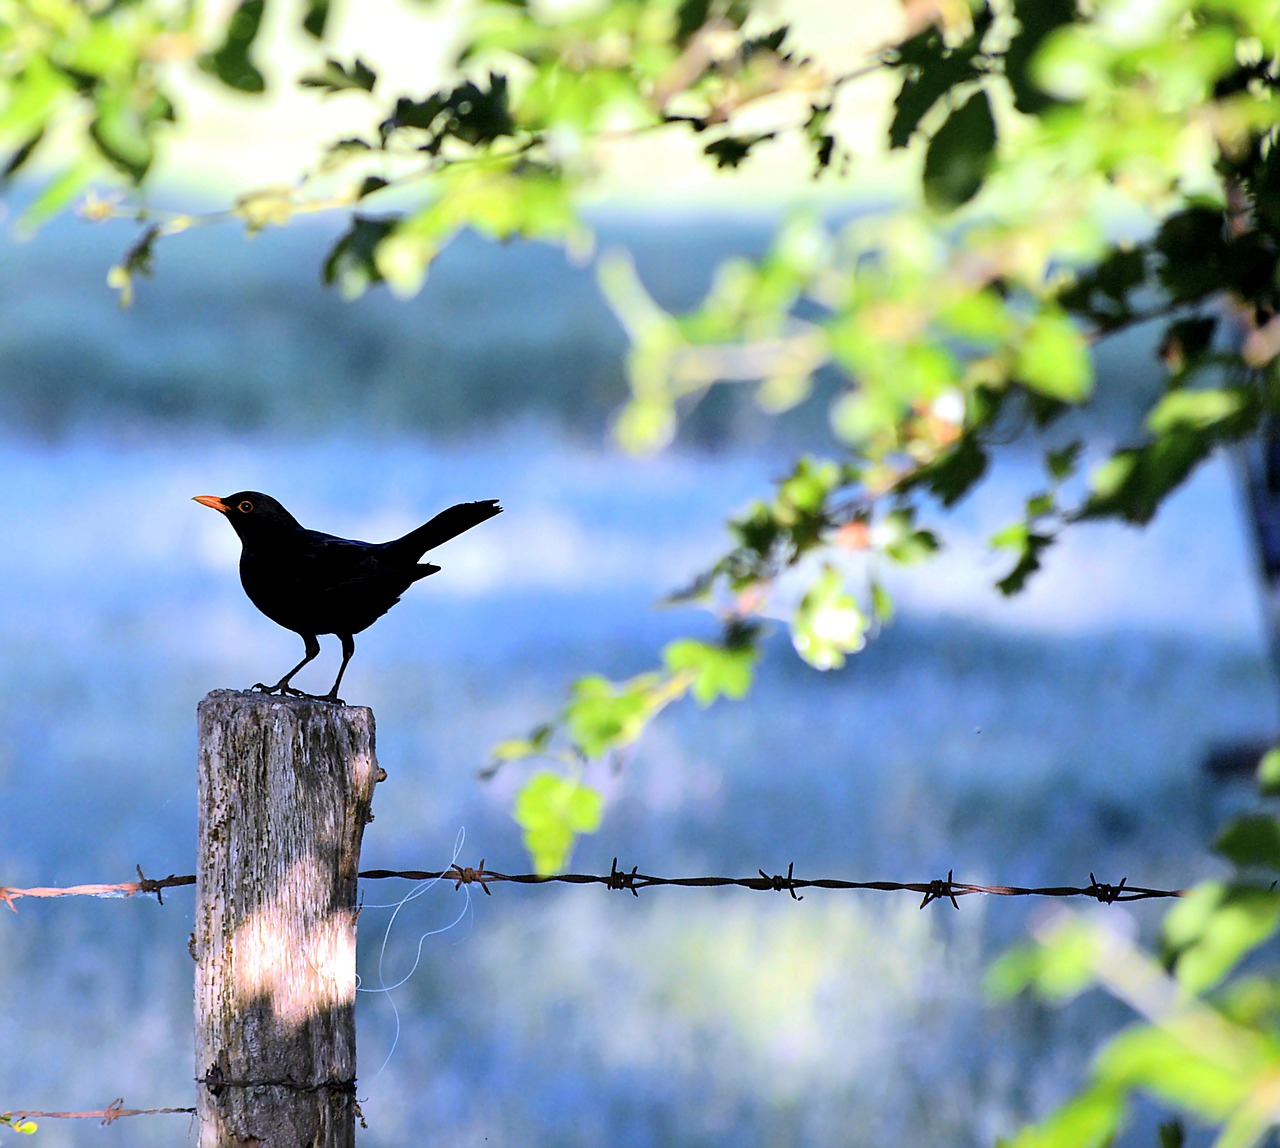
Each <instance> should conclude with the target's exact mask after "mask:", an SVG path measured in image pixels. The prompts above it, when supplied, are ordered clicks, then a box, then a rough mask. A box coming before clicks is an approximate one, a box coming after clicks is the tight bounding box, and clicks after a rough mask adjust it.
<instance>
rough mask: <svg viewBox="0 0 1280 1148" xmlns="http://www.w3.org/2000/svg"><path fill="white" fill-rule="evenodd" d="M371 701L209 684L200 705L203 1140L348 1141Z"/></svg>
mask: <svg viewBox="0 0 1280 1148" xmlns="http://www.w3.org/2000/svg"><path fill="white" fill-rule="evenodd" d="M382 776H383V774H382V772H381V770H380V769H379V768H378V764H377V760H376V757H375V753H374V722H373V712H372V711H371V710H369V709H368V708H366V707H364V706H340V705H333V704H331V703H328V702H322V701H315V700H312V699H309V698H280V697H271V696H268V695H265V694H261V693H238V692H235V691H232V690H216V691H214V692H213V693H211V694H209V695H208V697H206V698H205V699H204V700H203V701H202V702H201V703H200V707H199V777H198V800H199V830H198V865H197V874H196V921H195V931H194V935H193V949H192V952H193V954H194V956H195V958H196V993H195V1004H196V1076H197V1079H198V1081H199V1085H198V1104H197V1111H198V1114H199V1121H200V1148H232V1146H235V1148H244V1146H245V1145H263V1146H264V1148H351V1146H352V1145H353V1144H354V1142H355V1114H356V1095H355V1077H356V1044H355V1007H354V1006H355V990H356V963H355V949H356V913H357V908H356V874H357V872H358V870H359V862H360V843H361V839H362V837H363V834H364V827H365V824H366V823H367V822H368V821H369V820H370V819H371V814H370V805H371V803H372V800H373V787H374V785H375V784H376V783H377V782H378V780H380V778H381V777H382Z"/></svg>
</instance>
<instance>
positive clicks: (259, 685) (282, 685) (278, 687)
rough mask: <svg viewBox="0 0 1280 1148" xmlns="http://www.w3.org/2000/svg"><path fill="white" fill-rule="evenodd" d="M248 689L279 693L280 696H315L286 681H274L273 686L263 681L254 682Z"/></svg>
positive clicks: (264, 692)
mask: <svg viewBox="0 0 1280 1148" xmlns="http://www.w3.org/2000/svg"><path fill="white" fill-rule="evenodd" d="M249 689H250V690H256V691H258V692H259V693H263V694H279V695H280V696H281V697H282V698H283V697H290V698H312V697H314V696H315V695H314V694H308V693H305V692H304V691H302V690H300V689H298V688H296V687H295V686H291V685H289V684H288V682H276V684H275V685H274V686H269V685H267V684H266V683H265V682H254V683H253V685H251V686H250V687H249Z"/></svg>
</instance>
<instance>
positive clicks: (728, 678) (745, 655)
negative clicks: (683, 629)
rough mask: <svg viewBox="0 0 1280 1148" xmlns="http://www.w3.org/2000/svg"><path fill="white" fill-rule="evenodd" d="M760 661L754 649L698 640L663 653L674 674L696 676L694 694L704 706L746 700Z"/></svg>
mask: <svg viewBox="0 0 1280 1148" xmlns="http://www.w3.org/2000/svg"><path fill="white" fill-rule="evenodd" d="M759 657H760V653H759V651H758V650H757V649H756V648H755V646H754V645H750V644H747V643H741V644H739V645H737V646H718V645H712V644H711V643H708V642H699V641H697V640H696V639H694V638H683V639H680V640H679V641H675V642H670V643H668V645H667V646H666V648H665V649H664V650H663V652H662V660H663V662H664V663H665V664H666V666H667V669H669V670H670V671H671V672H672V673H677V674H678V673H682V672H684V673H689V674H691V675H692V679H693V682H692V685H691V687H690V692H691V693H692V694H693V696H694V699H695V700H696V701H697V702H698V704H699V705H701V706H709V705H710V704H711V703H712V702H713V701H715V700H716V698H720V697H724V698H729V699H731V700H734V701H737V700H739V699H741V698H744V697H746V695H747V691H748V690H749V689H750V688H751V678H752V675H753V672H754V669H755V664H756V662H757V661H758V660H759Z"/></svg>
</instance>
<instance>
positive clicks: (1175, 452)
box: [1080, 431, 1214, 525]
mask: <svg viewBox="0 0 1280 1148" xmlns="http://www.w3.org/2000/svg"><path fill="white" fill-rule="evenodd" d="M1213 446H1214V440H1213V438H1212V437H1211V436H1209V435H1207V434H1204V433H1201V432H1192V431H1176V432H1170V433H1169V434H1166V435H1163V436H1162V437H1160V438H1158V439H1156V440H1155V441H1154V442H1152V443H1149V444H1148V445H1146V446H1144V447H1138V448H1130V449H1127V450H1120V451H1117V452H1116V453H1115V454H1114V455H1112V456H1111V458H1109V459H1107V460H1106V461H1105V462H1103V463H1101V464H1100V465H1099V466H1098V467H1097V468H1096V469H1095V470H1094V472H1093V474H1092V476H1091V477H1090V486H1091V487H1092V491H1091V493H1090V495H1089V497H1088V499H1087V500H1086V502H1085V505H1084V507H1083V509H1082V510H1081V512H1080V513H1081V516H1082V517H1084V518H1099V517H1102V516H1104V515H1119V516H1120V517H1122V518H1124V519H1125V520H1126V521H1127V522H1133V523H1137V524H1139V525H1141V524H1143V523H1146V522H1149V521H1150V520H1151V517H1152V515H1154V514H1155V512H1156V508H1157V507H1158V506H1159V505H1160V503H1161V502H1162V501H1163V500H1164V499H1165V497H1166V496H1167V495H1168V494H1169V493H1170V492H1171V491H1172V490H1173V489H1174V488H1175V487H1177V486H1178V485H1179V484H1180V483H1181V482H1182V481H1183V480H1184V479H1185V478H1186V477H1187V475H1189V474H1190V473H1191V471H1192V470H1194V469H1195V467H1196V466H1197V464H1199V463H1200V462H1201V461H1202V460H1203V459H1204V457H1205V456H1206V455H1207V454H1208V453H1209V451H1210V450H1212V449H1213Z"/></svg>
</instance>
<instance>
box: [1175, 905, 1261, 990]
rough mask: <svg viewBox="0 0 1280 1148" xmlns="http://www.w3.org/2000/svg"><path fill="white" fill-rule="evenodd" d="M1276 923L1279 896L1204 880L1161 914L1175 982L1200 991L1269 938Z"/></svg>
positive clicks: (1215, 982) (1221, 977)
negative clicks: (1175, 978)
mask: <svg viewBox="0 0 1280 1148" xmlns="http://www.w3.org/2000/svg"><path fill="white" fill-rule="evenodd" d="M1277 925H1280V896H1278V895H1277V894H1276V893H1275V892H1274V891H1273V890H1271V889H1260V888H1257V887H1255V886H1250V885H1222V884H1220V883H1216V882H1209V883H1206V884H1203V885H1200V886H1197V887H1196V888H1195V889H1193V890H1192V892H1191V893H1190V895H1188V896H1186V897H1184V898H1182V899H1181V900H1179V901H1178V903H1177V904H1176V905H1174V906H1173V908H1171V909H1170V910H1169V912H1168V913H1167V914H1165V919H1164V943H1165V947H1166V950H1167V952H1168V956H1169V959H1170V960H1171V962H1172V963H1173V969H1174V972H1175V974H1176V976H1177V978H1178V981H1179V982H1180V983H1181V984H1183V985H1185V986H1186V987H1187V988H1188V989H1189V990H1191V991H1192V992H1195V993H1203V992H1206V991H1207V990H1209V989H1211V988H1212V987H1213V986H1214V985H1216V984H1218V983H1219V982H1220V981H1221V980H1222V979H1223V978H1224V977H1226V976H1227V974H1228V973H1230V972H1231V971H1232V970H1233V969H1234V968H1235V967H1236V966H1237V965H1238V964H1239V963H1240V960H1241V958H1242V957H1244V956H1245V955H1246V954H1247V953H1249V952H1251V951H1252V950H1254V949H1255V948H1257V947H1258V946H1259V945H1261V944H1263V943H1264V942H1265V941H1267V940H1268V939H1269V938H1271V937H1272V936H1274V935H1275V932H1276V929H1277Z"/></svg>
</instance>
